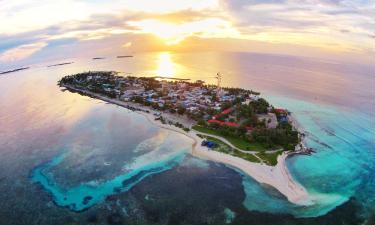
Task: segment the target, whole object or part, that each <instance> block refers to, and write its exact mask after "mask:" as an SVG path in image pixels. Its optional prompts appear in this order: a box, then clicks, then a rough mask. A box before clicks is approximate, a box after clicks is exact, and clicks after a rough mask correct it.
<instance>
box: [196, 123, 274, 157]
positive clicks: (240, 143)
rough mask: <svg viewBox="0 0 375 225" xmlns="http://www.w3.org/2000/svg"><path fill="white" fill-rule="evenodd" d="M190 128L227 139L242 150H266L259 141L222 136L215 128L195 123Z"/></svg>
mask: <svg viewBox="0 0 375 225" xmlns="http://www.w3.org/2000/svg"><path fill="white" fill-rule="evenodd" d="M192 128H193V129H194V130H196V131H199V132H202V133H206V134H212V135H216V136H220V137H223V138H225V139H227V140H228V141H229V142H230V143H231V144H232V145H234V146H236V147H237V148H239V149H242V150H244V151H246V150H248V151H259V152H260V151H266V150H267V149H266V148H265V147H264V146H262V145H261V144H259V143H251V142H249V141H247V140H244V139H242V138H236V137H230V136H223V135H222V134H220V133H219V132H217V131H215V130H211V129H208V128H206V127H202V126H198V125H196V126H193V127H192Z"/></svg>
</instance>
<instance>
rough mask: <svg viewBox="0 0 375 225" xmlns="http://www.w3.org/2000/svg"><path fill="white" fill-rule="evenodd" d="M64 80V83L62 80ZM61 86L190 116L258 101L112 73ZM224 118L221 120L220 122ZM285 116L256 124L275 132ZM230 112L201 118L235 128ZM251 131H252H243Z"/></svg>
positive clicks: (268, 116)
mask: <svg viewBox="0 0 375 225" xmlns="http://www.w3.org/2000/svg"><path fill="white" fill-rule="evenodd" d="M64 79H65V80H64ZM63 82H65V83H70V84H74V85H75V86H81V87H84V88H86V89H88V90H90V91H94V92H100V93H104V94H107V95H109V96H111V97H113V98H117V99H119V100H122V101H125V102H128V101H136V100H137V99H138V101H140V102H143V103H146V104H148V105H152V106H155V105H157V106H158V107H159V108H160V109H166V108H167V109H169V110H175V111H177V110H178V109H179V108H183V109H184V110H185V111H187V112H189V113H191V114H194V113H195V112H199V111H203V110H206V109H208V108H210V109H214V110H217V111H220V110H221V108H222V104H224V103H225V102H232V101H234V100H236V99H238V98H239V99H241V101H242V104H243V105H248V104H249V103H250V102H252V101H258V99H259V95H257V94H254V93H251V92H250V93H248V92H247V93H246V94H244V93H243V92H237V93H238V94H237V95H235V94H229V92H228V91H226V90H224V89H221V88H218V87H217V86H209V85H203V83H204V82H203V81H197V82H195V83H190V82H186V81H173V82H171V81H167V80H156V79H154V78H145V77H141V78H137V77H123V76H117V73H116V72H86V73H81V74H76V75H73V76H66V77H64V78H63ZM223 115H226V119H225V120H220V118H222V116H223ZM287 115H288V112H287V111H286V110H283V109H274V111H273V112H271V110H270V112H268V113H266V114H261V115H258V119H259V120H264V121H267V122H266V126H267V127H268V128H276V127H277V125H278V121H279V122H287V121H288V117H287ZM231 117H233V108H228V109H226V110H224V111H222V112H220V113H219V114H217V115H214V116H209V115H207V114H206V115H204V116H203V119H204V120H206V121H207V122H208V123H209V124H218V125H220V126H229V127H239V126H240V124H239V123H236V122H233V121H235V119H234V118H232V119H231ZM247 129H248V130H251V129H252V127H247Z"/></svg>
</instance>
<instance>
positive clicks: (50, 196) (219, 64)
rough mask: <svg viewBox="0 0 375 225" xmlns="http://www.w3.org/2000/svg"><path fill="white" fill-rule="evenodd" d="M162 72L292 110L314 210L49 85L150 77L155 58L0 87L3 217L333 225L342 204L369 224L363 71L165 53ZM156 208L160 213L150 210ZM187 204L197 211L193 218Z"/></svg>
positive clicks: (41, 71) (370, 137)
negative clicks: (308, 150)
mask: <svg viewBox="0 0 375 225" xmlns="http://www.w3.org/2000/svg"><path fill="white" fill-rule="evenodd" d="M164 63H165V62H164ZM168 63H170V65H171V66H172V67H173V68H174V69H175V71H174V73H175V74H176V76H177V77H182V78H183V77H184V76H185V75H186V76H188V77H190V78H192V79H204V80H207V81H209V82H214V81H213V80H212V79H210V78H209V77H212V74H216V72H217V71H221V72H222V73H223V74H225V79H224V80H223V83H224V84H225V85H228V86H240V87H243V88H253V89H254V90H257V91H261V92H262V93H264V94H265V96H266V97H267V99H269V100H270V101H271V102H272V103H273V104H274V105H276V106H280V107H285V108H288V109H289V110H290V111H292V112H293V114H294V116H295V117H296V118H297V119H298V121H299V122H300V124H301V126H303V129H304V130H305V131H306V133H307V134H308V136H307V138H306V142H307V143H308V145H309V146H311V147H313V148H314V149H315V150H316V151H317V153H316V154H313V155H312V156H297V157H293V158H290V159H288V160H287V163H288V167H289V169H290V171H291V173H292V175H293V176H294V178H295V179H296V180H297V181H298V182H300V183H301V184H303V185H304V186H305V187H306V189H307V190H308V191H309V193H310V194H311V195H312V196H313V197H315V199H316V204H314V205H313V206H310V207H300V206H296V205H293V204H291V203H289V202H288V201H286V200H285V198H284V197H283V196H281V195H280V194H279V193H278V192H276V191H275V190H273V189H271V188H269V187H265V186H262V185H260V184H258V183H257V182H255V181H254V180H253V179H252V178H251V177H248V176H246V175H243V174H242V173H241V172H240V171H235V170H233V169H232V168H229V167H225V166H223V165H219V164H215V163H212V162H206V161H202V160H199V159H193V158H191V157H187V156H186V153H185V152H186V150H187V148H189V147H190V145H191V143H190V141H189V140H186V138H184V137H182V136H180V135H177V134H172V133H171V132H166V131H162V130H160V129H158V128H157V127H155V126H152V125H151V124H150V123H148V122H147V121H146V120H145V118H143V117H142V116H140V115H138V114H135V113H132V112H129V111H128V110H125V109H122V108H119V107H116V106H113V105H111V104H105V103H103V102H101V101H98V100H93V99H90V98H88V97H82V96H80V95H78V94H75V93H70V92H62V91H61V90H60V89H59V88H58V87H57V85H56V82H57V81H58V80H59V79H60V78H61V77H62V76H63V75H66V74H72V73H77V72H82V71H87V70H114V69H115V70H119V71H126V72H132V73H133V74H134V75H139V76H143V75H153V74H154V73H155V71H159V67H161V66H162V65H164V64H160V65H158V54H157V53H155V54H150V55H147V56H143V55H139V56H138V55H137V56H136V57H134V58H133V59H131V60H121V61H120V60H117V61H116V60H103V61H100V62H92V61H89V60H86V61H84V60H81V61H80V60H77V61H76V62H75V63H74V64H72V65H67V66H64V67H55V68H45V67H43V66H40V67H35V68H32V69H30V70H28V71H23V72H19V73H14V74H10V75H9V76H2V77H0V81H1V82H0V89H1V95H0V108H1V110H0V126H1V129H0V143H1V145H0V153H1V154H0V204H3V205H2V207H0V218H8V219H7V221H6V222H7V224H17V225H18V224H20V223H21V222H22V223H23V224H30V223H29V221H33V222H34V221H35V222H34V223H31V224H38V225H39V224H72V223H76V224H88V223H89V222H87V221H86V216H88V215H91V213H93V212H97V215H98V217H99V220H100V221H101V222H102V223H103V224H107V222H108V221H107V220H106V218H107V217H106V216H107V215H109V214H111V213H112V214H113V213H115V214H116V215H117V214H121V216H123V217H124V218H125V217H126V215H127V214H129V215H132V216H133V217H132V216H130V217H126V218H127V219H129V221H132V219H134V218H135V219H144V220H145V221H147V222H145V224H150V223H154V219H155V218H157V217H158V216H159V215H156V214H158V213H155V212H154V211H150V208H152V209H153V210H157V209H160V210H161V211H160V214H161V215H162V216H161V215H160V216H161V217H165V218H169V214H168V213H169V212H170V211H174V210H175V209H177V208H178V207H176V206H181V207H180V208H178V210H179V211H178V212H177V215H178V216H177V217H176V218H175V220H174V221H177V222H176V223H178V221H180V220H179V219H181V220H182V218H183V215H194V217H195V216H196V218H200V220H199V221H200V222H196V223H193V224H202V223H203V222H202V221H206V219H207V218H209V217H210V216H212V217H215V218H216V216H218V215H220V216H221V217H220V218H218V217H217V218H216V219H217V220H214V221H228V222H229V221H231V220H233V221H234V223H235V224H241V223H236V220H238V219H240V218H243V219H244V220H243V223H242V224H248V223H247V221H249V220H248V219H249V218H254V221H257V219H258V218H263V219H265V218H268V217H269V216H272V218H271V220H270V221H268V223H265V224H277V222H278V221H279V219H280V217H278V216H279V215H280V214H279V213H287V214H292V215H293V216H294V217H317V216H320V215H326V216H328V217H327V218H326V217H324V216H321V217H319V218H323V219H326V220H327V221H331V219H330V218H329V216H330V213H332V212H336V210H334V208H335V207H337V206H339V205H341V204H342V203H344V202H346V201H347V200H348V199H350V198H355V200H356V204H358V205H359V207H357V206H355V205H353V204H349V205H348V208H345V209H344V210H343V211H340V210H341V209H340V210H338V212H344V213H345V214H348V213H349V212H357V209H359V208H360V207H362V208H363V209H364V210H363V211H361V212H362V214H363V215H364V216H365V217H366V216H367V212H370V214H371V210H374V209H373V208H374V205H375V203H374V199H375V193H374V188H373V187H375V178H374V174H375V168H374V161H375V157H374V152H375V150H374V149H375V147H374V146H375V140H374V137H375V133H374V131H375V129H374V128H375V116H374V113H373V112H374V111H375V108H374V106H375V102H374V100H375V92H374V89H373V88H372V87H373V86H374V85H375V83H374V79H372V76H371V70H370V69H366V68H362V67H356V66H348V65H345V66H343V65H339V64H330V63H324V62H316V61H309V60H307V59H298V60H297V59H295V58H288V57H280V56H267V55H260V54H243V53H233V54H232V53H226V54H216V53H204V54H176V55H174V54H173V55H172V54H171V61H170V62H168ZM159 75H163V74H159ZM186 158H189V160H188V161H187V160H186ZM187 162H190V163H187ZM188 164H194V166H192V165H188ZM181 171H183V173H182V172H181ZM181 173H182V174H184V175H181ZM30 178H31V179H30ZM161 180H163V182H162V183H163V185H162V186H161V185H160V184H159V181H160V182H161ZM30 181H31V182H30ZM150 187H152V188H153V190H149V188H150ZM172 190H173V197H170V196H172ZM134 193H137V196H138V197H139V198H138V199H136V200H135V199H134V196H133V194H134ZM149 193H153V194H154V196H152V195H151V194H150V195H148V194H149ZM186 193H188V196H189V198H186V196H187V194H186ZM146 196H147V198H146ZM158 196H159V198H158ZM206 197H207V198H206ZM65 198H66V200H65ZM108 199H109V200H108ZM113 199H115V200H113ZM120 199H122V200H121V202H119V201H120ZM153 199H154V200H155V201H157V202H158V204H159V205H153V204H154V203H153V202H152V201H153ZM156 199H157V200H156ZM113 201H114V202H113ZM216 201H219V202H222V203H221V204H222V205H220V204H219V205H218V204H216ZM146 202H147V203H146ZM182 202H183V203H184V204H182V205H181V203H182ZM223 202H225V203H223ZM53 203H55V204H53ZM148 204H149V205H148ZM155 204H156V203H155ZM191 204H193V205H191ZM114 205H116V206H114ZM194 205H200V206H201V208H199V211H194V209H196V208H197V207H194ZM167 206H168V207H167ZM62 207H66V208H68V209H70V210H65V209H63V208H62ZM113 207H117V208H118V210H119V211H114V210H113ZM147 207H150V208H147ZM164 207H166V208H164ZM169 207H170V208H169ZM243 208H246V209H247V210H245V209H243ZM362 208H361V209H362ZM130 209H134V211H132V210H130ZM205 209H207V211H204V210H205ZM208 209H209V210H208ZM137 210H140V211H137ZM249 210H251V211H249ZM77 211H80V213H77ZM259 211H260V212H264V214H261V215H260V214H257V213H258V212H259ZM14 212H17V213H14ZM125 212H126V213H125ZM373 212H374V211H373ZM268 213H272V214H268ZM112 214H111V215H112ZM208 215H210V216H208ZM335 215H337V214H335ZM117 216H118V215H117ZM247 216H249V217H247ZM281 217H282V218H283V219H285V221H288V222H285V224H301V223H300V220H299V219H295V218H294V217H292V216H290V215H286V214H283V215H282V216H281ZM71 218H74V220H72V219H71ZM150 218H151V219H150ZM210 218H211V217H210ZM221 218H222V219H223V220H221ZM319 218H318V219H319ZM347 219H348V218H347ZM77 221H78V222H77ZM150 221H151V222H150ZM262 221H263V222H264V221H265V220H262ZM302 221H308V222H306V223H302V224H309V225H310V224H312V223H310V222H309V221H310V220H308V219H303V220H302ZM133 222H134V221H133ZM127 224H134V223H131V222H129V223H127ZM156 224H166V223H162V222H160V223H156ZM315 224H320V223H319V222H318V223H315ZM326 224H335V223H326ZM337 224H343V223H337ZM349 224H350V223H349ZM352 224H356V223H352Z"/></svg>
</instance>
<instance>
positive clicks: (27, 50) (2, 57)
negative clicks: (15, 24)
mask: <svg viewBox="0 0 375 225" xmlns="http://www.w3.org/2000/svg"><path fill="white" fill-rule="evenodd" d="M45 46H47V43H46V42H37V43H33V44H26V45H20V46H18V47H16V48H11V49H9V50H6V51H5V52H3V53H1V54H0V61H4V62H11V61H17V60H22V59H25V58H27V57H30V56H31V55H33V54H34V53H36V52H38V51H40V50H41V49H42V48H44V47H45Z"/></svg>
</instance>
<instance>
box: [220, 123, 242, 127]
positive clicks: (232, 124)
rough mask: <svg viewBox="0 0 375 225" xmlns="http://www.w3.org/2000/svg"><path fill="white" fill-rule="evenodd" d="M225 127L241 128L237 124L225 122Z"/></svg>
mask: <svg viewBox="0 0 375 225" xmlns="http://www.w3.org/2000/svg"><path fill="white" fill-rule="evenodd" d="M223 125H226V126H228V127H238V126H240V125H238V124H237V123H232V122H224V123H223Z"/></svg>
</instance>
